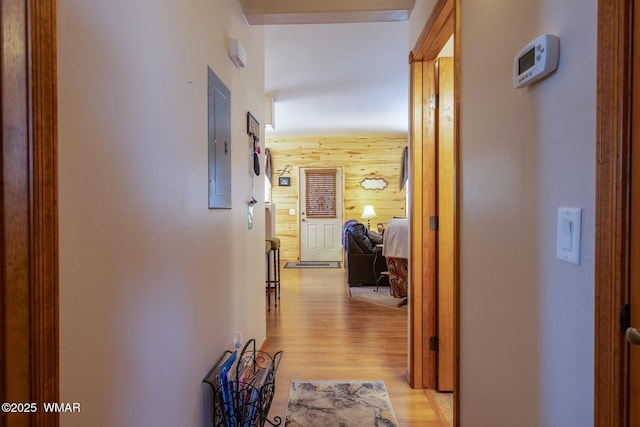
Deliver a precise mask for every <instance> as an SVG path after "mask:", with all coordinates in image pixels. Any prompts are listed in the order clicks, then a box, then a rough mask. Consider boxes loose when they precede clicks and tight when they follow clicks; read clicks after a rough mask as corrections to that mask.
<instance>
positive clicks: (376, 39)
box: [241, 0, 413, 137]
mask: <svg viewBox="0 0 640 427" xmlns="http://www.w3.org/2000/svg"><path fill="white" fill-rule="evenodd" d="M341 1H342V3H344V4H345V5H347V4H348V3H349V1H346V0H341ZM399 1H402V2H403V3H404V4H405V5H406V4H407V1H406V0H393V1H391V0H386V2H387V3H394V2H395V3H396V4H393V5H391V9H393V10H388V11H386V12H385V11H380V10H377V11H376V12H375V13H369V14H366V12H363V11H359V12H358V13H354V12H353V11H345V12H335V11H334V12H331V13H327V12H324V13H316V14H313V13H305V14H300V13H297V14H296V13H290V14H289V15H284V16H285V17H290V18H292V19H290V20H289V21H287V20H286V19H284V18H282V16H283V15H277V16H278V21H277V22H282V21H287V22H304V24H299V23H293V24H291V23H289V24H279V25H265V27H264V29H265V92H266V94H267V95H268V96H271V97H273V98H274V100H275V106H274V124H275V129H270V128H269V127H267V129H266V135H267V136H268V137H279V136H320V135H322V136H351V135H355V136H371V135H381V134H384V135H397V134H405V133H406V132H407V129H408V94H409V63H408V56H409V40H408V38H409V24H408V22H407V20H406V19H407V17H408V15H409V13H410V8H409V9H408V10H407V9H406V8H405V10H404V12H402V11H399V10H398V9H399V7H398V6H399V5H398V3H399ZM242 2H243V0H241V3H242ZM247 2H248V0H244V3H247ZM267 3H269V1H268V0H261V2H257V3H255V4H260V5H263V6H262V7H264V5H265V4H267ZM273 3H274V4H277V3H278V2H273ZM295 3H296V4H300V3H303V2H299V1H297V2H295ZM317 3H320V4H322V5H324V4H326V5H329V4H330V3H331V2H328V1H326V0H325V2H324V3H322V2H317ZM334 3H335V2H334ZM342 3H341V4H342ZM352 3H362V2H352ZM371 3H372V4H373V3H376V2H375V1H373V2H371ZM380 3H384V1H381V0H379V1H377V5H378V6H379V4H380ZM409 3H410V5H411V6H412V5H413V1H410V2H409ZM305 4H306V3H305ZM333 6H334V7H335V4H334V5H333ZM243 7H245V13H247V16H249V12H248V6H246V5H245V4H243ZM253 12H255V11H253ZM253 12H252V13H251V16H252V19H253V20H254V21H255V22H260V21H261V20H262V21H263V22H264V21H269V20H271V21H274V20H275V18H272V17H271V16H275V15H263V16H262V18H261V17H260V16H258V15H257V14H256V13H253ZM289 12H290V11H289ZM265 16H266V18H265ZM316 17H317V18H318V19H317V20H316V21H314V19H315V18H316ZM327 17H333V18H334V19H333V20H334V21H335V23H325V22H327V20H328V19H327ZM247 19H248V20H249V17H248V18H247ZM394 19H400V20H399V21H398V20H396V21H394ZM345 20H349V21H354V22H352V23H345V22H344V21H345ZM369 20H376V21H383V22H361V21H369ZM307 22H322V23H311V24H309V23H307Z"/></svg>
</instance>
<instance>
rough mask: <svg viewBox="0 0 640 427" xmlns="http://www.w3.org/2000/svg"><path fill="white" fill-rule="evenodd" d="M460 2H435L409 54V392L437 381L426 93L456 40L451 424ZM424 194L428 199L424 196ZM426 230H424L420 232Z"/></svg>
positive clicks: (430, 120)
mask: <svg viewBox="0 0 640 427" xmlns="http://www.w3.org/2000/svg"><path fill="white" fill-rule="evenodd" d="M459 10H460V0H438V1H437V2H436V4H435V5H434V7H433V10H432V12H431V15H430V16H429V18H428V19H427V22H426V23H425V26H424V28H423V30H422V32H421V34H420V36H419V37H418V40H417V42H416V44H415V47H414V49H413V50H412V51H411V53H410V55H409V63H410V71H411V76H410V82H411V90H410V93H411V115H410V138H409V140H410V150H409V153H410V164H411V176H412V177H413V179H412V182H411V199H410V200H411V208H410V224H411V230H412V232H411V233H410V236H411V237H410V247H411V255H410V268H409V294H410V295H411V298H410V299H409V300H410V307H409V331H410V332H409V369H408V378H409V384H410V385H411V387H413V388H424V387H425V385H430V384H433V383H434V381H435V379H434V378H432V377H431V375H430V374H429V373H428V372H426V371H425V369H424V367H425V365H427V364H428V363H433V359H434V358H435V355H434V354H433V352H431V351H429V348H428V341H429V339H428V338H429V337H430V336H433V335H435V332H434V331H435V329H434V316H435V313H434V312H433V311H430V310H428V309H427V306H426V304H424V301H425V300H433V298H434V295H435V287H436V275H435V274H436V273H435V263H436V256H435V251H433V250H430V249H429V248H433V247H434V242H435V234H434V233H429V232H428V230H429V217H430V216H431V215H434V214H435V210H434V209H435V194H434V191H432V190H431V191H430V190H429V189H433V188H435V182H436V175H435V174H436V171H435V167H434V165H435V156H436V153H435V143H434V141H435V136H434V124H435V115H434V114H433V113H432V112H431V111H430V110H429V99H427V97H428V96H425V93H434V90H435V75H434V72H432V71H431V70H433V69H434V61H435V60H436V58H437V56H438V54H439V53H440V51H441V50H442V48H443V47H444V45H445V44H446V43H447V41H448V40H449V39H450V37H451V36H452V35H453V36H454V74H455V75H454V117H455V118H454V120H455V125H454V169H455V175H454V193H455V194H454V242H453V244H454V283H453V299H454V313H453V314H454V316H453V327H454V374H453V376H454V378H453V391H454V408H453V412H454V424H456V423H459V406H460V405H459V399H458V393H457V390H458V384H459V380H458V374H459V355H458V349H459V330H458V325H459V310H458V307H459V271H458V270H459V265H458V262H457V260H458V259H459V236H458V229H459V217H460V212H459V199H458V197H459V190H458V186H459V179H458V177H459V174H460V169H459V149H458V148H459V144H458V141H459V134H460V132H459V129H460V125H459V123H460V120H459V116H460V108H459V105H460V103H459V93H460V90H459V88H460V83H459V70H460V60H459V58H460V37H459V35H460V15H459V13H458V11H459ZM425 196H426V197H425ZM423 231H426V232H423Z"/></svg>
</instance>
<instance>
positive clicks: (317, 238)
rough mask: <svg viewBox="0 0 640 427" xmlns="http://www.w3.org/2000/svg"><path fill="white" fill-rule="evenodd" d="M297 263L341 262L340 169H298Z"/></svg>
mask: <svg viewBox="0 0 640 427" xmlns="http://www.w3.org/2000/svg"><path fill="white" fill-rule="evenodd" d="M299 194H300V208H299V209H300V261H340V260H342V240H341V232H342V223H343V220H342V169H341V168H300V193H299Z"/></svg>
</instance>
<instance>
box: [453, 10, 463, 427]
mask: <svg viewBox="0 0 640 427" xmlns="http://www.w3.org/2000/svg"><path fill="white" fill-rule="evenodd" d="M460 2H461V0H455V6H454V10H453V20H454V23H455V25H454V30H453V31H454V32H453V66H454V73H455V75H454V81H453V97H454V100H453V102H454V116H455V123H456V125H455V127H454V129H453V132H454V138H455V141H456V143H455V146H454V162H455V163H454V165H455V169H456V171H455V184H454V189H455V195H454V198H453V200H454V207H453V211H454V217H455V228H454V238H453V241H454V245H455V246H454V252H453V259H454V262H455V268H454V269H453V275H454V278H453V333H454V337H453V357H454V360H453V427H455V426H460V425H462V422H461V421H460V393H459V392H458V391H459V390H460V209H461V207H462V205H461V203H460V164H461V163H460V77H459V76H460V75H461V74H460V56H461V55H460V52H461V46H462V43H461V37H460V32H461V28H462V27H461V21H460V10H461V7H460Z"/></svg>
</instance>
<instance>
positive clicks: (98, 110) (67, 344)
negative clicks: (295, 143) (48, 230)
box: [58, 0, 266, 427]
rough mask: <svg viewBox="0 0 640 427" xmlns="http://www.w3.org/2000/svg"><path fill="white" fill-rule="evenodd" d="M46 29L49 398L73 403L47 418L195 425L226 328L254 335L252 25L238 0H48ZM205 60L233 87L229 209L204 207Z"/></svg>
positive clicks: (260, 257) (227, 341)
mask: <svg viewBox="0 0 640 427" xmlns="http://www.w3.org/2000/svg"><path fill="white" fill-rule="evenodd" d="M58 37H59V38H58V54H59V57H58V65H59V69H58V74H59V86H58V91H59V166H60V173H59V190H60V384H61V400H62V401H63V402H79V403H80V404H81V413H79V414H70V415H64V416H63V417H62V423H61V425H63V426H109V427H110V426H121V427H127V426H131V427H138V426H154V427H155V426H167V427H169V426H171V427H174V426H202V425H205V418H206V417H207V414H206V412H205V408H206V406H205V395H206V394H205V392H206V389H205V387H204V386H203V385H202V383H201V381H202V378H203V377H204V375H205V374H206V373H207V371H208V370H209V368H210V366H211V365H212V364H213V363H214V362H215V361H216V360H217V358H218V357H219V356H220V355H221V354H222V352H223V351H224V350H225V349H227V348H229V347H230V346H231V345H232V340H233V331H235V330H241V331H242V332H243V334H244V337H245V338H250V337H253V338H256V340H257V343H258V345H260V344H261V343H262V342H263V341H264V339H265V334H266V328H265V315H264V310H265V299H264V251H263V247H264V243H263V240H264V209H263V208H259V209H256V220H255V225H254V229H253V230H251V231H249V230H247V217H246V202H247V201H248V198H249V190H250V176H249V166H250V163H249V140H248V137H247V135H246V113H247V111H251V112H252V113H253V114H254V115H255V116H256V117H257V118H258V120H260V121H261V122H262V117H263V112H264V37H263V29H262V27H253V28H250V27H249V26H248V25H247V24H246V23H245V21H244V19H243V17H242V14H241V10H240V6H239V4H238V2H237V1H236V0H207V1H204V0H191V1H180V2H176V1H170V0H112V1H108V2H105V1H102V0H59V1H58ZM228 38H238V39H240V41H241V42H242V43H243V45H244V47H245V48H246V50H247V54H248V67H247V68H246V69H236V68H234V66H233V65H232V63H231V62H230V60H229V59H228V50H227V40H228ZM208 65H209V66H211V68H212V69H213V70H214V72H215V73H216V74H217V75H218V76H219V77H220V78H221V79H222V81H223V82H224V83H225V84H226V85H227V87H228V88H229V89H230V90H231V97H232V99H231V103H232V113H231V120H232V141H231V146H232V148H231V150H232V170H233V176H232V185H233V200H232V204H233V208H232V209H230V210H209V209H208V176H207V66H208ZM254 185H255V188H256V194H255V197H256V199H258V200H259V201H260V202H262V201H263V198H264V195H263V191H262V190H261V189H262V188H263V185H264V184H263V181H262V177H259V178H258V179H256V180H255V184H254ZM259 206H262V204H261V203H260V204H259V205H258V207H259Z"/></svg>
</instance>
